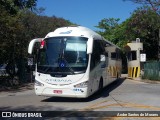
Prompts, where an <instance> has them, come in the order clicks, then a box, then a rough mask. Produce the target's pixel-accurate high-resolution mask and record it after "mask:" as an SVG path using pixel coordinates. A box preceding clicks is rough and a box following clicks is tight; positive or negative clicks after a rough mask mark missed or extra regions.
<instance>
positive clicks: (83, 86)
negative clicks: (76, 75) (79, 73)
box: [74, 81, 88, 88]
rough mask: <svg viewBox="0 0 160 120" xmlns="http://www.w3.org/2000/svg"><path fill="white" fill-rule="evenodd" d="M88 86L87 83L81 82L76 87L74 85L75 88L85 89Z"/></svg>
mask: <svg viewBox="0 0 160 120" xmlns="http://www.w3.org/2000/svg"><path fill="white" fill-rule="evenodd" d="M87 86H88V81H85V82H82V83H78V84H76V85H74V87H75V88H85V87H87Z"/></svg>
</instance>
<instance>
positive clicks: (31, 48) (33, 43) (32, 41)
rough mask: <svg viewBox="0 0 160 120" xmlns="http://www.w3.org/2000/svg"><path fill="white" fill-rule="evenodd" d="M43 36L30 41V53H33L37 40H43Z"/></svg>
mask: <svg viewBox="0 0 160 120" xmlns="http://www.w3.org/2000/svg"><path fill="white" fill-rule="evenodd" d="M42 40H43V38H36V39H33V40H31V41H30V43H29V46H28V53H29V54H32V52H33V48H34V45H35V43H36V42H41V41H42Z"/></svg>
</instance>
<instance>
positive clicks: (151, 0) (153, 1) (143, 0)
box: [123, 0, 160, 14]
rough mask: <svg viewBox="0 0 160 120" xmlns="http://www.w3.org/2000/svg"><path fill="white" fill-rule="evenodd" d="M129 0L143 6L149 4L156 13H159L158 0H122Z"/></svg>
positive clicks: (159, 4) (159, 1)
mask: <svg viewBox="0 0 160 120" xmlns="http://www.w3.org/2000/svg"><path fill="white" fill-rule="evenodd" d="M123 1H131V2H134V3H137V4H142V5H143V6H149V7H150V8H151V9H152V10H153V11H155V12H156V13H157V14H160V0H123Z"/></svg>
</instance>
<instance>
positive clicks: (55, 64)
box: [37, 37, 88, 75]
mask: <svg viewBox="0 0 160 120" xmlns="http://www.w3.org/2000/svg"><path fill="white" fill-rule="evenodd" d="M87 40H88V38H85V37H52V38H46V39H45V40H44V43H45V44H44V47H43V48H41V49H39V53H38V59H37V71H38V72H41V73H48V74H66V75H68V74H78V73H84V72H85V71H86V68H87V65H88V55H87Z"/></svg>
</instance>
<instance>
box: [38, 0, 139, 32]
mask: <svg viewBox="0 0 160 120" xmlns="http://www.w3.org/2000/svg"><path fill="white" fill-rule="evenodd" d="M138 6H140V5H138V4H135V3H133V2H130V1H125V2H124V1H123V0H38V2H37V7H43V8H45V11H44V13H43V14H44V15H46V16H56V17H61V18H64V19H66V20H69V21H70V22H72V23H76V24H78V25H81V26H85V27H88V28H90V29H92V30H96V27H94V26H97V25H98V23H99V22H100V21H101V20H102V19H104V18H120V22H123V21H125V20H126V19H127V18H129V17H130V16H131V13H132V12H133V11H134V10H135V9H136V8H137V7H138ZM53 24H54V23H53Z"/></svg>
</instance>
